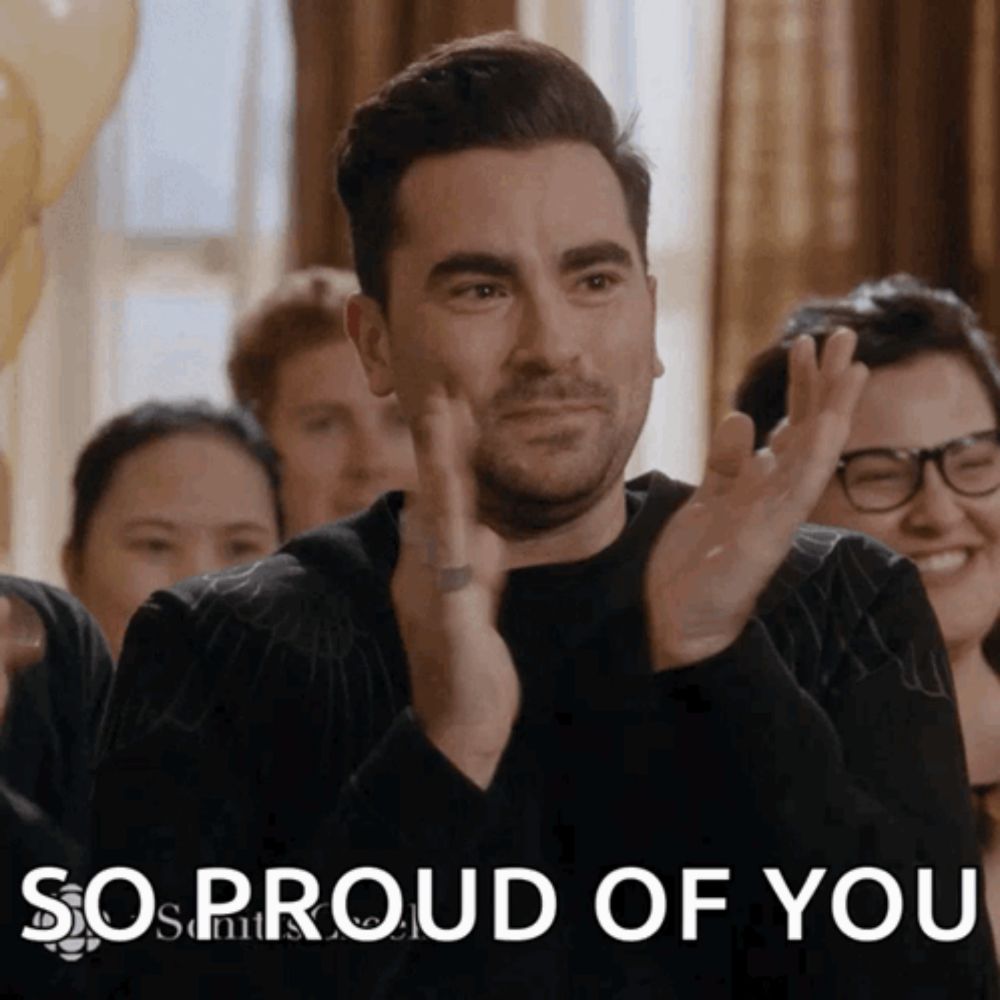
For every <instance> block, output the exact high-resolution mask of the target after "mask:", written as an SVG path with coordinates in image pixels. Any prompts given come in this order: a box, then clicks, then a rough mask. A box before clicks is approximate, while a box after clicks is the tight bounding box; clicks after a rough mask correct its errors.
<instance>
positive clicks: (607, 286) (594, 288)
mask: <svg viewBox="0 0 1000 1000" xmlns="http://www.w3.org/2000/svg"><path fill="white" fill-rule="evenodd" d="M580 280H581V282H582V284H583V286H584V287H585V288H586V289H587V290H588V291H591V292H607V291H610V290H611V289H612V288H614V286H615V285H617V284H619V283H620V282H621V279H620V278H619V277H618V275H616V274H609V273H608V272H606V271H598V272H596V273H594V274H586V275H584V276H583V278H581V279H580Z"/></svg>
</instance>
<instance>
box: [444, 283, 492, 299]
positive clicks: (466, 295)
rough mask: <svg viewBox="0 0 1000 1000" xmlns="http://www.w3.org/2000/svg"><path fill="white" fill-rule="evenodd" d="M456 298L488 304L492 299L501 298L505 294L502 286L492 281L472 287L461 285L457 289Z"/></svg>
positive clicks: (475, 284) (471, 285)
mask: <svg viewBox="0 0 1000 1000" xmlns="http://www.w3.org/2000/svg"><path fill="white" fill-rule="evenodd" d="M453 294H454V295H455V297H456V298H462V299H475V300H476V301H478V302H486V301H489V300H490V299H498V298H501V297H502V296H503V294H504V289H503V286H502V285H498V284H496V283H495V282H492V281H477V282H475V283H474V284H470V285H460V286H459V287H458V288H456V289H455V291H454V293H453Z"/></svg>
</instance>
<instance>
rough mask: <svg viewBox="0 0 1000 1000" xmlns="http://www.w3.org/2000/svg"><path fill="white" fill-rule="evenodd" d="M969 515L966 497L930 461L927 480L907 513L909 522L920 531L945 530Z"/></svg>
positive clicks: (911, 526) (926, 470) (925, 467)
mask: <svg viewBox="0 0 1000 1000" xmlns="http://www.w3.org/2000/svg"><path fill="white" fill-rule="evenodd" d="M964 517H965V508H964V507H963V506H962V498H961V497H960V496H959V495H958V494H957V493H956V492H955V491H954V490H953V489H952V488H951V487H950V486H949V485H948V484H947V483H946V482H945V481H944V478H943V477H942V475H941V473H940V472H939V471H938V468H937V466H936V465H935V464H934V463H933V462H927V463H926V465H925V466H924V481H923V484H922V485H921V487H920V489H919V491H918V492H917V495H916V496H915V497H914V498H913V500H912V501H911V503H910V507H909V510H908V511H907V513H906V519H905V520H906V524H907V526H908V527H910V528H912V529H913V530H916V531H924V532H926V531H933V532H935V533H942V532H944V531H947V530H949V529H950V528H953V527H955V526H956V525H957V524H959V523H960V522H961V521H962V520H963V518H964Z"/></svg>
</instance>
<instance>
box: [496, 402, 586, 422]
mask: <svg viewBox="0 0 1000 1000" xmlns="http://www.w3.org/2000/svg"><path fill="white" fill-rule="evenodd" d="M602 409H604V407H602V406H601V405H600V404H598V403H596V402H594V401H593V400H589V399H588V400H570V399H559V400H553V401H551V402H544V403H543V402H537V403H525V404H523V405H521V406H514V407H511V408H510V409H507V410H505V411H504V412H503V414H502V416H501V419H503V420H526V419H533V418H539V419H552V418H556V417H565V416H572V415H574V414H579V413H590V412H593V411H596V410H602Z"/></svg>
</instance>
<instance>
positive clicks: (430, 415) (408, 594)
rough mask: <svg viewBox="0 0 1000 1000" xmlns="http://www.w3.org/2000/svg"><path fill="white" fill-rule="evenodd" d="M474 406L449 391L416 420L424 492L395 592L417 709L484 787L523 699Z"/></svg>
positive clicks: (413, 501)
mask: <svg viewBox="0 0 1000 1000" xmlns="http://www.w3.org/2000/svg"><path fill="white" fill-rule="evenodd" d="M470 426H471V418H470V415H469V414H468V410H467V407H465V406H464V404H462V403H461V402H459V401H456V400H453V399H448V398H447V397H445V396H444V395H443V394H442V393H438V394H434V395H432V396H430V397H429V398H428V400H427V404H426V409H425V411H424V413H423V414H422V416H421V418H420V419H419V420H418V421H417V423H416V426H415V427H414V448H415V453H416V460H417V474H418V479H419V487H418V491H417V492H416V493H415V494H409V495H408V496H407V499H406V506H405V509H404V513H403V518H402V521H403V523H402V525H401V532H400V536H401V539H400V540H401V545H400V557H399V562H398V563H397V565H396V571H395V573H394V575H393V580H392V598H393V605H394V607H395V611H396V619H397V621H398V623H399V629H400V633H401V635H402V639H403V645H404V647H405V649H406V655H407V660H408V662H409V669H410V687H411V690H412V698H413V710H414V713H415V715H416V717H417V720H418V722H419V723H420V725H421V727H422V728H423V730H424V732H425V733H426V735H427V737H428V739H430V740H431V742H432V743H434V745H435V746H436V747H437V748H438V749H439V750H440V751H441V752H442V753H443V754H444V755H445V756H446V757H447V758H448V759H449V760H450V761H451V762H452V763H453V764H454V765H455V766H456V767H457V768H458V769H459V770H460V771H462V772H463V773H464V774H465V775H466V777H468V778H469V780H471V781H473V782H474V783H475V784H476V785H478V786H479V787H480V788H486V787H487V786H488V785H489V784H490V782H491V781H492V780H493V775H494V773H495V772H496V768H497V765H498V764H499V762H500V757H501V755H502V754H503V751H504V749H505V748H506V746H507V741H508V740H509V738H510V732H511V728H512V727H513V724H514V720H515V718H516V716H517V711H518V706H519V701H520V683H519V681H518V677H517V671H516V669H515V667H514V664H513V661H512V660H511V657H510V651H509V650H508V649H507V646H506V644H505V643H504V641H503V639H502V638H501V637H500V633H499V632H498V631H497V627H496V616H497V607H498V604H499V599H500V593H501V591H502V589H503V584H504V579H505V572H504V564H503V543H502V542H501V540H500V538H499V537H498V536H497V535H496V534H495V533H494V532H493V531H491V530H490V529H489V528H487V527H486V526H485V525H482V524H480V523H479V522H478V521H477V519H476V502H475V485H474V481H473V478H472V472H471V465H470V460H469V458H470V452H471V448H470V446H469V442H468V440H467V439H466V438H465V436H464V434H463V432H465V431H467V429H468V428H469V427H470Z"/></svg>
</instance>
